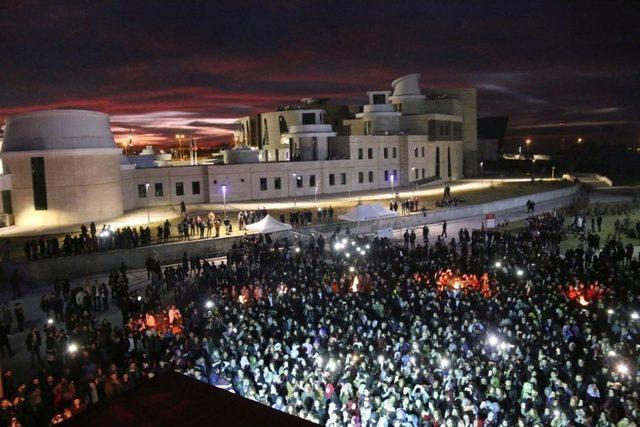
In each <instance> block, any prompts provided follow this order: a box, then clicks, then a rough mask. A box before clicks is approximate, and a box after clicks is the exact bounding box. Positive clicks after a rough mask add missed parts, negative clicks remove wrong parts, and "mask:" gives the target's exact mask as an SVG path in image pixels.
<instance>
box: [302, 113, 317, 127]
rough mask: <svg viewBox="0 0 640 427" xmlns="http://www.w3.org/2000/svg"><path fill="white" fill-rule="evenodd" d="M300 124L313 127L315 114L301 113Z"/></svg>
mask: <svg viewBox="0 0 640 427" xmlns="http://www.w3.org/2000/svg"><path fill="white" fill-rule="evenodd" d="M302 124H303V125H315V124H316V113H302Z"/></svg>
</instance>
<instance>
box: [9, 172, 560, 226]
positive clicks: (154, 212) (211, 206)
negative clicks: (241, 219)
mask: <svg viewBox="0 0 640 427" xmlns="http://www.w3.org/2000/svg"><path fill="white" fill-rule="evenodd" d="M543 181H545V182H551V181H558V180H552V179H550V178H545V179H543ZM517 182H530V180H529V179H528V178H505V179H482V180H480V179H460V180H456V181H452V182H448V183H447V185H449V186H450V187H451V192H452V193H453V194H454V195H455V194H456V193H459V192H464V191H471V190H474V191H475V190H481V189H488V188H491V187H492V186H494V185H499V184H500V183H517ZM443 186H444V184H443V183H442V182H441V181H437V182H432V183H428V184H424V185H421V186H418V187H417V188H415V187H413V186H410V187H402V188H393V189H392V188H391V187H389V188H388V189H386V190H385V189H377V190H371V191H360V192H346V193H336V194H322V195H319V196H318V197H315V196H299V197H295V204H294V197H293V195H291V197H287V198H284V199H275V200H271V199H270V200H268V201H260V200H253V201H246V202H243V201H236V202H231V201H230V202H228V203H226V209H227V211H228V212H233V211H236V212H237V211H240V210H245V209H246V210H256V209H258V208H266V209H268V210H273V211H277V210H285V209H315V208H317V207H323V208H328V207H329V206H330V205H331V206H333V207H334V208H349V207H353V206H355V205H356V204H357V203H358V202H375V201H377V202H381V203H383V204H384V205H386V204H387V203H388V201H389V200H391V199H392V198H393V195H394V194H395V196H396V197H397V198H399V199H403V200H404V199H407V198H409V197H413V196H416V197H419V198H421V199H423V198H433V197H440V196H441V195H442V191H443ZM541 191H544V190H543V189H541ZM188 209H189V212H209V211H214V212H222V211H223V210H224V209H225V204H223V203H195V204H189V205H188ZM179 215H180V207H179V206H178V205H175V206H166V205H165V206H151V207H149V208H148V209H147V208H146V207H144V208H139V209H133V210H131V211H128V212H127V213H125V214H124V215H122V216H119V217H117V218H112V219H109V220H105V221H97V222H96V226H97V227H98V230H99V229H100V228H101V227H102V224H109V225H110V226H111V229H112V230H115V229H117V228H119V227H120V228H122V227H125V226H132V227H138V226H146V225H147V224H149V223H151V224H157V223H160V222H164V220H165V219H173V218H176V217H178V216H179ZM230 216H231V217H234V216H235V213H234V214H233V215H230ZM85 225H87V226H88V223H87V224H85ZM80 226H81V224H71V225H64V226H60V225H57V224H51V225H30V226H26V225H19V226H18V225H12V226H9V227H3V228H0V238H5V237H24V236H41V235H51V234H64V233H67V232H72V233H78V232H79V230H80ZM236 228H237V227H236ZM154 235H155V234H154Z"/></svg>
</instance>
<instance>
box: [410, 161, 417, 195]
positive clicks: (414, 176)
mask: <svg viewBox="0 0 640 427" xmlns="http://www.w3.org/2000/svg"><path fill="white" fill-rule="evenodd" d="M411 172H413V183H414V184H415V185H414V187H413V195H414V197H415V195H416V191H418V180H417V177H416V167H415V166H411Z"/></svg>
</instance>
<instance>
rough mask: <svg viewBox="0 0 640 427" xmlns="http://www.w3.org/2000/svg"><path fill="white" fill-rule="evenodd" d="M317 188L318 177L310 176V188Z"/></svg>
mask: <svg viewBox="0 0 640 427" xmlns="http://www.w3.org/2000/svg"><path fill="white" fill-rule="evenodd" d="M315 186H316V176H315V175H309V187H315Z"/></svg>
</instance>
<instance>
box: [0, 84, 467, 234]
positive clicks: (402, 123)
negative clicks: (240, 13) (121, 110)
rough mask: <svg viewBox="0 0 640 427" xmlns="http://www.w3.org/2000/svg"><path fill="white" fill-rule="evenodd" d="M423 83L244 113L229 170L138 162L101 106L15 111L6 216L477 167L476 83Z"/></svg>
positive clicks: (52, 220) (93, 216)
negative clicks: (120, 145) (120, 143)
mask: <svg viewBox="0 0 640 427" xmlns="http://www.w3.org/2000/svg"><path fill="white" fill-rule="evenodd" d="M418 82H419V75H417V74H410V75H407V76H403V77H400V78H399V79H396V80H395V81H393V82H392V84H391V86H392V89H393V90H392V91H371V92H368V93H367V103H366V104H364V105H362V106H359V107H357V108H354V107H348V106H343V105H332V104H328V103H326V101H325V100H318V99H311V98H309V99H305V100H303V101H302V105H300V106H298V107H286V108H280V109H278V110H276V111H273V112H268V113H260V114H256V115H254V116H248V117H243V118H241V119H239V120H238V130H237V131H236V132H235V135H234V139H235V146H234V148H232V149H231V150H229V151H227V152H225V153H224V161H225V164H224V165H214V164H202V165H192V166H183V165H179V166H178V165H172V164H170V163H169V164H166V165H165V164H163V165H162V166H157V167H145V165H147V166H148V165H149V164H148V163H145V162H132V161H130V159H128V158H127V157H125V156H121V154H120V152H119V151H118V149H117V148H116V146H115V143H114V140H113V136H112V135H111V131H110V129H109V125H108V116H105V115H103V114H101V113H94V112H87V111H74V110H57V111H56V110H54V111H44V112H36V113H29V114H26V115H22V116H17V117H13V118H10V119H9V120H8V121H7V125H6V129H5V141H4V144H3V146H2V148H1V150H0V158H2V160H3V162H4V163H5V166H6V168H5V172H6V174H5V177H4V178H2V179H0V187H2V188H0V190H4V191H5V192H4V193H3V195H6V196H5V197H3V200H4V207H5V211H7V210H10V211H11V212H9V213H12V214H13V215H14V217H15V222H16V224H19V225H22V224H45V223H48V224H60V225H63V224H75V223H80V222H87V221H92V220H93V221H103V220H106V219H109V218H111V217H114V216H117V215H119V214H122V213H123V212H124V211H128V210H131V209H134V208H143V207H146V206H160V205H169V204H173V205H177V204H179V203H180V202H181V201H184V202H185V203H187V204H189V203H197V204H203V203H220V202H222V201H223V198H224V199H226V200H227V201H229V202H232V201H246V200H267V199H282V198H292V199H293V198H295V197H298V196H313V195H314V194H318V195H322V194H335V193H347V192H357V191H365V190H377V189H391V188H393V187H394V186H407V185H412V184H415V183H421V182H426V181H429V180H436V179H442V180H444V181H448V180H453V179H457V178H460V177H462V176H463V175H464V174H465V172H466V173H473V171H474V162H475V160H474V159H475V155H476V150H477V141H476V129H475V127H476V113H475V108H476V103H475V90H473V89H465V90H455V91H454V90H449V91H429V92H427V93H426V94H423V93H422V91H421V89H420V87H419V84H418ZM471 122H472V123H471ZM468 156H469V157H470V158H471V160H469V161H467V157H468ZM8 174H10V176H7V175H8ZM5 187H6V188H5ZM116 189H119V190H116Z"/></svg>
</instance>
